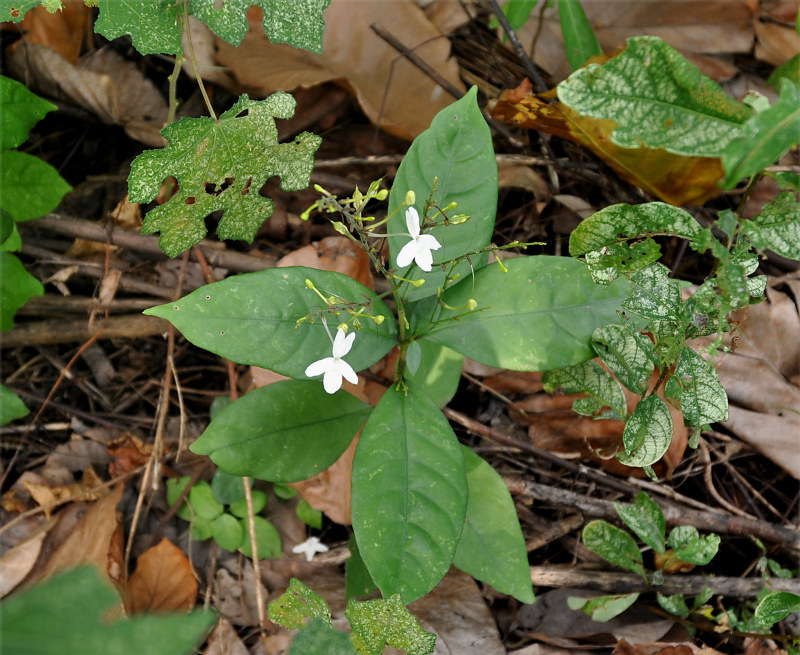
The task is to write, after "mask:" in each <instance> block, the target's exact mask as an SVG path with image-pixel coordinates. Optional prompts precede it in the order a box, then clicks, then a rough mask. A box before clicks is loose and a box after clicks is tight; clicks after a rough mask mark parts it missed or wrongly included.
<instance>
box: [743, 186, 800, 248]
mask: <svg viewBox="0 0 800 655" xmlns="http://www.w3.org/2000/svg"><path fill="white" fill-rule="evenodd" d="M742 231H743V232H744V233H745V234H746V235H747V237H748V238H749V239H750V241H751V242H752V244H753V245H754V246H755V247H756V248H759V249H764V250H772V251H773V252H775V253H777V254H779V255H782V256H783V257H788V258H789V259H795V260H797V259H800V203H798V202H797V200H795V197H794V194H793V193H791V192H790V191H787V192H786V193H782V194H781V195H779V196H778V197H777V198H775V200H773V201H772V202H770V203H768V204H767V205H765V207H764V208H763V209H762V210H761V212H760V213H759V214H757V215H756V216H755V217H754V218H753V219H752V220H749V221H748V220H743V221H742Z"/></svg>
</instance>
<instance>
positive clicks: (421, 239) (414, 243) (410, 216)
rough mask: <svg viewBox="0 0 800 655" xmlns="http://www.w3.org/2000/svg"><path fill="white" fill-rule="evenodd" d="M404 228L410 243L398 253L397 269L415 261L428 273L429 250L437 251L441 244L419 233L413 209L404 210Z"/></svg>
mask: <svg viewBox="0 0 800 655" xmlns="http://www.w3.org/2000/svg"><path fill="white" fill-rule="evenodd" d="M406 227H407V228H408V236H410V237H411V241H409V242H408V243H407V244H406V245H404V246H403V248H402V250H400V252H399V253H398V255H397V267H398V268H405V267H406V266H408V265H409V264H410V263H411V262H412V261H415V262H417V266H419V267H420V268H421V269H422V270H423V271H425V272H426V273H430V270H431V266H432V265H433V255H431V250H439V248H441V247H442V244H441V243H439V242H438V241H437V240H436V237H435V236H433V235H432V234H420V233H419V214H418V213H417V210H416V209H414V207H409V208H408V209H406Z"/></svg>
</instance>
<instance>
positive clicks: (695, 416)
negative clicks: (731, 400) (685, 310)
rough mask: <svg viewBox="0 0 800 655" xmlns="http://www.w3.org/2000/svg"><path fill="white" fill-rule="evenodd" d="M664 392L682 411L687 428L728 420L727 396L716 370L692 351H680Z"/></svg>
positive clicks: (686, 349)
mask: <svg viewBox="0 0 800 655" xmlns="http://www.w3.org/2000/svg"><path fill="white" fill-rule="evenodd" d="M664 393H665V395H666V397H667V399H668V400H669V401H670V402H671V403H672V404H673V405H674V406H675V407H677V408H678V409H680V410H681V411H682V412H683V420H684V423H686V425H689V426H692V427H698V428H699V427H703V426H704V425H708V424H709V423H714V422H715V421H727V420H728V395H727V394H726V393H725V389H724V388H723V387H722V385H721V384H720V381H719V377H718V376H717V371H716V370H715V369H714V367H713V366H712V365H711V364H709V363H708V362H707V361H706V360H705V359H703V358H702V357H701V356H700V355H698V354H697V353H696V352H695V351H694V350H692V349H691V348H684V349H683V350H682V351H681V355H680V357H679V358H678V363H677V365H676V366H675V372H674V373H673V375H672V377H670V379H669V380H668V381H667V385H666V387H665V389H664Z"/></svg>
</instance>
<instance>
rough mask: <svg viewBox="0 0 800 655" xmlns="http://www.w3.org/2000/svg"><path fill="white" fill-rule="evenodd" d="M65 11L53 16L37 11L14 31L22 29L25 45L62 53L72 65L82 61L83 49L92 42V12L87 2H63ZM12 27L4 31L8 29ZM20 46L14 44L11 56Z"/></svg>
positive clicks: (27, 16) (27, 15)
mask: <svg viewBox="0 0 800 655" xmlns="http://www.w3.org/2000/svg"><path fill="white" fill-rule="evenodd" d="M62 2H63V3H64V7H63V9H61V11H57V12H55V13H52V14H51V13H50V12H49V11H47V10H46V9H45V8H44V7H34V8H33V9H31V10H30V11H29V12H28V13H27V14H25V18H23V19H22V22H21V23H19V24H18V25H13V26H11V29H18V30H20V31H21V32H22V33H23V35H24V36H23V37H22V42H24V43H38V44H40V45H43V46H47V47H48V48H52V49H53V50H55V51H56V52H58V53H59V54H60V55H61V56H62V57H64V59H66V60H67V61H69V62H71V63H73V64H74V63H75V62H76V61H77V60H78V55H80V53H81V45H82V43H83V41H84V38H86V40H87V42H90V40H91V27H90V24H91V23H90V21H91V17H92V10H91V9H90V8H89V7H87V6H86V5H85V4H84V2H83V0H62ZM6 25H8V23H6V24H5V25H4V26H3V27H4V28H5V27H6ZM19 44H20V42H17V43H14V44H12V46H11V47H10V48H9V52H13V50H14V49H15V48H17V47H19Z"/></svg>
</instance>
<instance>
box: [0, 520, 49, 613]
mask: <svg viewBox="0 0 800 655" xmlns="http://www.w3.org/2000/svg"><path fill="white" fill-rule="evenodd" d="M46 536H47V529H46V528H42V529H40V530H39V532H37V533H35V534H34V535H33V536H32V537H30V538H29V539H27V540H26V541H23V542H22V543H21V544H19V545H17V546H14V548H11V549H10V550H8V551H6V552H5V553H4V554H3V556H2V557H0V598H3V597H4V596H6V595H7V594H8V593H10V592H11V591H13V590H14V588H15V587H16V586H17V585H18V584H19V583H20V582H22V581H23V580H24V579H25V578H26V577H27V575H28V574H29V573H30V572H31V569H33V566H34V565H35V564H36V560H37V559H39V553H40V552H41V550H42V543H43V542H44V538H45V537H46Z"/></svg>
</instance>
